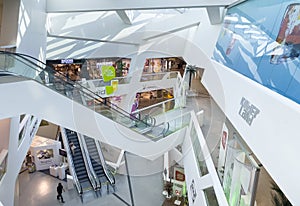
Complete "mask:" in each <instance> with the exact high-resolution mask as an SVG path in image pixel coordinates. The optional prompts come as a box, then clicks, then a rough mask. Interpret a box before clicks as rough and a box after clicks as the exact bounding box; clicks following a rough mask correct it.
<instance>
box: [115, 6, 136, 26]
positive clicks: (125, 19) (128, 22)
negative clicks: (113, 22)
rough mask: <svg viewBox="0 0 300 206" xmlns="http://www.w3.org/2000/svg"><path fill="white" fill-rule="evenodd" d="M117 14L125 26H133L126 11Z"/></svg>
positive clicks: (119, 11)
mask: <svg viewBox="0 0 300 206" xmlns="http://www.w3.org/2000/svg"><path fill="white" fill-rule="evenodd" d="M116 12H117V14H118V15H119V17H120V18H121V19H122V21H123V22H124V23H125V24H130V25H131V24H132V23H131V19H130V18H129V16H128V15H127V13H126V11H125V10H117V11H116Z"/></svg>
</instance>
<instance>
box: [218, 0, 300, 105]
mask: <svg viewBox="0 0 300 206" xmlns="http://www.w3.org/2000/svg"><path fill="white" fill-rule="evenodd" d="M299 55H300V2H299V1H289V0H287V1H279V0H274V1H260V0H253V1H246V2H244V3H242V4H239V5H237V6H235V7H232V8H231V9H229V10H228V12H227V14H226V16H225V18H224V24H223V28H222V30H221V32H220V35H219V39H218V41H217V44H216V47H215V51H214V55H213V59H214V60H216V61H218V62H220V63H222V64H224V65H225V66H227V67H228V68H231V69H233V70H235V71H236V72H238V73H240V74H242V75H244V76H246V77H248V78H250V79H252V80H254V81H256V82H258V83H260V84H261V85H263V86H265V87H268V88H270V89H271V90H273V91H275V92H277V93H279V94H281V95H283V96H285V97H287V98H289V99H291V100H293V101H295V102H297V103H300V67H299V66H300V65H299Z"/></svg>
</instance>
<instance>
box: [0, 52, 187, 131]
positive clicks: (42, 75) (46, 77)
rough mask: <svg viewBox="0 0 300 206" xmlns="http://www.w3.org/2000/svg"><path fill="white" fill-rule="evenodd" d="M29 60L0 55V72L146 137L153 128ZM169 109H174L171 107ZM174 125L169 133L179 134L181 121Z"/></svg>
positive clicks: (16, 56) (86, 89)
mask: <svg viewBox="0 0 300 206" xmlns="http://www.w3.org/2000/svg"><path fill="white" fill-rule="evenodd" d="M26 58H29V57H26ZM26 58H24V57H23V56H22V55H20V54H13V53H0V60H1V59H2V60H3V62H1V61H0V70H4V71H10V72H14V73H16V74H18V75H22V76H25V77H28V78H31V79H35V80H37V81H38V82H40V83H41V84H44V85H45V86H47V87H49V88H50V89H52V90H54V91H56V92H58V93H60V94H62V95H64V96H66V97H67V98H70V99H72V100H73V101H76V102H78V103H80V104H82V105H84V106H87V107H88V108H90V109H92V110H93V111H95V112H97V113H100V114H102V115H104V116H106V117H107V118H109V119H111V120H113V121H116V122H118V123H120V124H122V125H124V126H126V127H129V128H131V129H133V128H134V130H135V131H136V132H139V133H141V134H144V132H145V130H144V128H146V127H149V126H151V127H152V126H153V125H148V124H147V123H146V122H143V121H142V119H140V117H135V116H134V115H130V114H129V113H128V112H126V111H124V110H122V109H121V108H118V107H116V105H113V104H112V103H110V102H108V101H107V102H106V101H105V100H104V99H102V98H101V97H100V96H98V95H97V94H95V93H93V92H92V91H90V90H89V89H88V88H85V87H83V86H82V85H81V84H79V83H77V82H74V81H71V80H69V79H67V78H66V77H65V76H64V75H63V74H61V73H59V72H56V71H55V70H53V69H52V68H49V67H46V65H44V68H43V67H40V66H39V65H38V64H36V61H38V60H35V59H32V60H31V59H30V60H28V59H26ZM164 75H168V74H165V73H162V74H155V75H149V76H151V78H150V79H161V78H162V77H163V76H164ZM130 78H131V77H130ZM130 78H129V77H128V78H124V79H127V80H128V81H129V80H130ZM127 80H126V81H127ZM124 81H125V80H124ZM170 104H172V103H170ZM168 108H172V107H171V106H170V107H168ZM133 125H135V127H133ZM171 125H172V127H170V128H171V130H170V131H176V130H178V129H180V128H182V127H183V123H182V119H181V120H180V119H178V120H173V122H172V124H171ZM149 129H151V128H149Z"/></svg>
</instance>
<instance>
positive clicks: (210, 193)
mask: <svg viewBox="0 0 300 206" xmlns="http://www.w3.org/2000/svg"><path fill="white" fill-rule="evenodd" d="M203 192H204V195H205V198H206V203H207V205H208V206H218V205H219V203H218V200H217V197H216V193H215V190H214V188H213V187H209V188H207V189H204V190H203Z"/></svg>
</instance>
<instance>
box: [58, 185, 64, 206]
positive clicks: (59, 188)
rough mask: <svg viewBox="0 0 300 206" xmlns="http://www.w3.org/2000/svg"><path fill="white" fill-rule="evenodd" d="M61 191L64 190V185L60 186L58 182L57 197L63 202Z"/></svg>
mask: <svg viewBox="0 0 300 206" xmlns="http://www.w3.org/2000/svg"><path fill="white" fill-rule="evenodd" d="M63 191H64V192H65V189H64V187H63V186H62V184H61V183H58V186H57V199H58V200H61V202H62V203H65V201H64V198H63V196H62V192H63Z"/></svg>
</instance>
